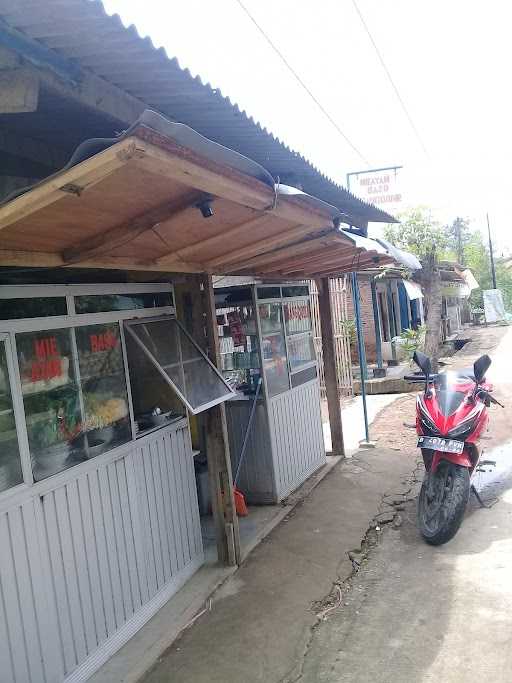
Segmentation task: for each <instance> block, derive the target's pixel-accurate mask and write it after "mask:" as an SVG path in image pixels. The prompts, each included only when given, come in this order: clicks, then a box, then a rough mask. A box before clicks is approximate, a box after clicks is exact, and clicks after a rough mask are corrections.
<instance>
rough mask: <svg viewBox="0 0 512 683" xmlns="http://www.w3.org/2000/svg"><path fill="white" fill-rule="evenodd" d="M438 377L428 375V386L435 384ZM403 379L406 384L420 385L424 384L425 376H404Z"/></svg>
mask: <svg viewBox="0 0 512 683" xmlns="http://www.w3.org/2000/svg"><path fill="white" fill-rule="evenodd" d="M438 377H439V375H438V374H437V375H430V377H429V378H428V382H429V384H431V383H432V382H435V381H436V380H437V378H438ZM404 379H405V381H406V382H417V383H421V384H425V375H404Z"/></svg>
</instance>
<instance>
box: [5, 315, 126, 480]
mask: <svg viewBox="0 0 512 683" xmlns="http://www.w3.org/2000/svg"><path fill="white" fill-rule="evenodd" d="M16 346H17V353H18V363H19V370H20V378H21V392H22V396H23V404H24V409H25V421H26V425H27V436H28V442H29V448H30V455H31V460H32V471H33V475H34V479H35V480H36V481H39V480H40V479H45V478H46V477H48V476H50V475H52V474H56V473H57V472H60V471H62V470H64V469H66V468H67V467H70V466H72V465H73V464H75V463H77V462H81V461H83V460H87V459H89V458H92V457H95V456H97V455H99V454H100V453H103V452H105V451H106V450H107V449H111V448H113V447H115V446H117V445H120V444H122V443H125V442H126V441H128V440H129V439H130V436H131V435H130V423H129V418H128V397H127V390H126V382H125V373H124V363H123V356H122V349H121V340H120V334H119V325H118V324H117V323H109V324H106V325H85V326H83V327H76V328H75V327H70V328H66V329H56V330H41V331H37V332H24V333H21V334H18V335H17V338H16Z"/></svg>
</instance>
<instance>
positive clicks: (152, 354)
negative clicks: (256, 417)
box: [125, 317, 233, 415]
mask: <svg viewBox="0 0 512 683" xmlns="http://www.w3.org/2000/svg"><path fill="white" fill-rule="evenodd" d="M125 329H126V330H127V333H128V334H129V335H130V336H131V338H132V339H133V340H134V341H135V342H136V344H137V345H138V355H139V356H140V352H142V354H144V355H145V357H146V358H147V360H149V361H150V363H151V364H152V365H153V366H154V368H155V369H156V370H157V371H158V372H159V373H160V376H161V377H163V379H164V380H165V381H166V382H167V384H168V385H169V387H171V389H173V391H175V392H176V394H177V395H178V396H179V397H180V399H181V400H182V401H183V403H184V404H185V405H186V407H187V408H188V410H189V411H190V412H191V413H192V414H194V415H195V414H197V413H200V412H202V411H203V410H207V409H208V408H210V407H212V406H214V405H217V404H219V403H222V402H223V401H226V400H227V399H228V398H231V397H232V396H233V392H232V390H231V388H230V387H229V385H228V384H227V382H226V381H225V380H224V378H223V377H222V375H221V374H220V372H219V371H218V370H217V368H216V367H215V366H214V365H213V364H212V363H211V362H210V361H209V360H208V358H207V357H206V356H205V355H204V354H203V352H202V351H201V349H200V348H199V346H197V344H196V343H195V342H194V341H193V339H192V337H190V336H189V335H188V333H187V332H186V331H185V330H184V328H183V327H182V326H181V325H180V324H179V323H178V321H177V320H176V319H174V318H167V317H166V318H158V319H151V320H147V319H146V320H144V319H140V320H130V321H126V322H125ZM129 350H130V352H131V354H132V357H131V358H129V363H130V368H131V372H137V370H136V366H137V356H134V355H133V354H134V346H133V345H130V348H129Z"/></svg>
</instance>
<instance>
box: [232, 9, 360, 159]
mask: <svg viewBox="0 0 512 683" xmlns="http://www.w3.org/2000/svg"><path fill="white" fill-rule="evenodd" d="M236 2H237V3H238V5H239V6H240V8H241V9H242V10H243V11H244V12H245V14H246V15H247V17H248V18H249V19H250V20H251V22H252V23H253V24H254V26H255V27H256V28H257V29H258V31H259V32H260V33H261V35H262V36H263V38H264V39H265V40H266V42H267V43H268V44H269V45H270V47H271V48H272V50H273V51H274V52H275V53H276V54H277V56H278V57H279V59H280V60H281V61H282V62H283V64H284V65H285V66H286V68H287V69H288V71H289V72H290V73H291V74H292V76H293V77H294V78H295V80H296V81H297V83H299V85H300V86H301V87H302V88H303V90H305V91H306V93H307V94H308V95H309V97H310V98H311V99H312V100H313V102H314V103H315V104H316V106H317V107H318V109H320V111H321V112H322V114H323V115H324V116H325V118H326V119H327V120H328V121H329V123H330V124H331V125H332V126H333V128H334V129H335V130H336V131H337V133H338V134H339V135H340V136H341V137H342V138H343V140H344V141H345V142H346V143H347V144H348V145H349V147H350V148H351V149H352V150H353V151H354V152H355V153H356V154H357V155H358V157H359V158H360V159H362V161H363V162H364V163H365V164H366V165H367V166H370V162H369V161H368V159H366V157H365V156H364V155H363V154H362V153H361V151H360V150H359V149H358V148H357V147H356V146H355V145H354V143H353V142H352V141H351V140H350V138H348V136H347V135H346V134H345V133H344V132H343V131H342V129H341V128H340V126H339V125H338V124H337V123H336V121H335V120H334V119H333V117H332V116H331V115H330V114H329V112H328V111H327V110H326V109H325V107H324V106H323V105H322V103H321V102H320V101H319V100H318V98H317V97H316V96H315V95H314V94H313V93H312V92H311V90H310V89H309V88H308V86H307V85H306V84H305V83H304V81H303V80H302V78H301V77H300V76H299V74H298V73H297V72H296V71H295V69H294V68H293V66H292V65H291V64H290V63H289V61H288V60H287V59H286V57H285V56H284V55H283V53H282V52H281V51H280V50H279V48H278V47H277V45H276V44H275V43H274V42H273V41H272V39H271V38H270V37H269V36H268V35H267V33H266V32H265V31H264V29H263V28H262V27H261V26H260V24H258V22H257V21H256V19H255V18H254V17H253V16H252V14H251V13H250V12H249V10H248V9H247V7H246V6H245V5H244V4H243V2H242V0H236Z"/></svg>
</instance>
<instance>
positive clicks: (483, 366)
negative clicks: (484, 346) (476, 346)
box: [473, 354, 492, 384]
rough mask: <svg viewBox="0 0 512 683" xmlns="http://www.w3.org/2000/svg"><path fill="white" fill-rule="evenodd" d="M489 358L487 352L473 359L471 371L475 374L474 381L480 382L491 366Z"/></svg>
mask: <svg viewBox="0 0 512 683" xmlns="http://www.w3.org/2000/svg"><path fill="white" fill-rule="evenodd" d="M491 362H492V361H491V359H490V358H489V356H488V355H487V354H485V356H480V358H479V359H478V360H476V361H475V364H474V365H473V373H474V375H475V382H476V383H477V384H480V382H482V381H483V380H484V378H485V373H486V372H487V370H488V369H489V368H490V366H491Z"/></svg>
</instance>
